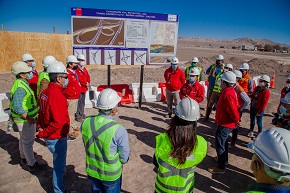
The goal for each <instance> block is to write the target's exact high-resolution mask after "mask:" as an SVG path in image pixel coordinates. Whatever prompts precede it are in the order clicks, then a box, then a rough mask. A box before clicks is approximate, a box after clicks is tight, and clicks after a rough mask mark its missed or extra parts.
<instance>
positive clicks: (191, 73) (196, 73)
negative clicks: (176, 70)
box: [188, 67, 200, 76]
mask: <svg viewBox="0 0 290 193" xmlns="http://www.w3.org/2000/svg"><path fill="white" fill-rule="evenodd" d="M188 74H189V75H197V76H199V75H200V72H199V69H198V68H196V67H194V68H191V69H190V71H189V73H188Z"/></svg>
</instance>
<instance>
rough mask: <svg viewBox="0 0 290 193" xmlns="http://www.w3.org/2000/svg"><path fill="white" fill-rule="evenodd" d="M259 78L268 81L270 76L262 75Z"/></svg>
mask: <svg viewBox="0 0 290 193" xmlns="http://www.w3.org/2000/svg"><path fill="white" fill-rule="evenodd" d="M259 79H260V80H264V81H266V82H268V83H270V77H269V76H268V75H262V76H261V77H260V78H259Z"/></svg>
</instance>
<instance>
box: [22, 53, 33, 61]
mask: <svg viewBox="0 0 290 193" xmlns="http://www.w3.org/2000/svg"><path fill="white" fill-rule="evenodd" d="M21 58H22V61H23V62H26V61H27V60H35V59H34V58H33V57H32V56H31V55H30V54H23V55H22V57H21Z"/></svg>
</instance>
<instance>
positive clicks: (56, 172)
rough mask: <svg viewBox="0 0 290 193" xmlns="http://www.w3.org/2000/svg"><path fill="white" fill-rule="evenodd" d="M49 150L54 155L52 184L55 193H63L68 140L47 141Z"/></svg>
mask: <svg viewBox="0 0 290 193" xmlns="http://www.w3.org/2000/svg"><path fill="white" fill-rule="evenodd" d="M46 144H47V148H48V149H49V151H50V152H51V153H52V155H53V172H52V184H53V190H54V192H55V193H63V192H64V191H65V188H64V186H63V170H64V168H65V166H66V151H67V139H66V137H65V138H61V139H54V140H46Z"/></svg>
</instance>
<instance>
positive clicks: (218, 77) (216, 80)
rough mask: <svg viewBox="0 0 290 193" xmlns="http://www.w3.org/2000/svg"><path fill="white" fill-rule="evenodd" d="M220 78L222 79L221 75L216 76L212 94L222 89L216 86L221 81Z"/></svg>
mask: <svg viewBox="0 0 290 193" xmlns="http://www.w3.org/2000/svg"><path fill="white" fill-rule="evenodd" d="M221 77H222V73H220V74H219V75H217V76H216V79H215V84H214V87H213V91H214V92H218V93H219V92H221V90H222V87H221V86H219V85H218V82H219V80H220V79H221Z"/></svg>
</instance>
